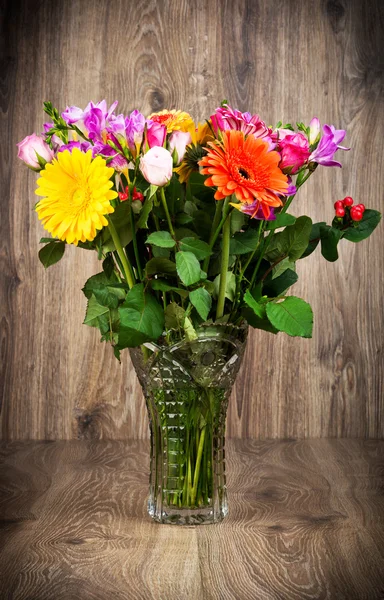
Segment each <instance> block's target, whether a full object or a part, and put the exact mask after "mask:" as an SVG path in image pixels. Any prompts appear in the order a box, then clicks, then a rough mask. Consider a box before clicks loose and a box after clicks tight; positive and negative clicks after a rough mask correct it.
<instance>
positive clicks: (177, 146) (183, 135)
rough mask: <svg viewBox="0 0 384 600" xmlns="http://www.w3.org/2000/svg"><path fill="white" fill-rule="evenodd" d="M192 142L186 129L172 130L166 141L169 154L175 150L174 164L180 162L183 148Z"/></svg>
mask: <svg viewBox="0 0 384 600" xmlns="http://www.w3.org/2000/svg"><path fill="white" fill-rule="evenodd" d="M191 143H192V138H191V134H190V133H188V132H186V131H174V132H173V133H172V134H171V136H170V138H169V141H168V147H169V151H170V153H171V154H173V152H174V151H176V157H175V159H176V164H177V165H178V164H180V163H181V161H182V160H183V158H184V154H185V149H186V147H187V146H188V144H191Z"/></svg>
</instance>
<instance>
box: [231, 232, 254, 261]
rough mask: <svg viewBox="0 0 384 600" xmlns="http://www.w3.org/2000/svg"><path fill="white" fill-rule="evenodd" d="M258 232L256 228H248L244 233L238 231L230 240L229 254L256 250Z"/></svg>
mask: <svg viewBox="0 0 384 600" xmlns="http://www.w3.org/2000/svg"><path fill="white" fill-rule="evenodd" d="M258 236H259V234H258V232H257V230H255V229H247V231H245V232H244V233H241V232H239V233H236V234H235V235H234V237H233V238H232V239H231V241H230V245H229V254H233V255H234V254H248V253H249V252H253V251H254V250H256V247H257V241H258Z"/></svg>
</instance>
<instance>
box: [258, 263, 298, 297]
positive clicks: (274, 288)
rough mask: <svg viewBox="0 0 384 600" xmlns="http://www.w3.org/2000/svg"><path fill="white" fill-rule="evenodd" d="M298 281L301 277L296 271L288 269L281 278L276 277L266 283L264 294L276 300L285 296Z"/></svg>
mask: <svg viewBox="0 0 384 600" xmlns="http://www.w3.org/2000/svg"><path fill="white" fill-rule="evenodd" d="M298 279H299V276H298V274H297V273H296V272H295V271H292V269H286V270H285V271H284V273H282V274H281V275H279V277H274V278H272V279H270V280H269V281H266V282H265V284H264V287H263V293H264V294H266V295H267V296H269V297H270V298H276V297H277V296H281V295H282V294H284V293H285V292H286V291H287V289H288V288H290V287H291V285H293V284H294V283H296V281H297V280H298Z"/></svg>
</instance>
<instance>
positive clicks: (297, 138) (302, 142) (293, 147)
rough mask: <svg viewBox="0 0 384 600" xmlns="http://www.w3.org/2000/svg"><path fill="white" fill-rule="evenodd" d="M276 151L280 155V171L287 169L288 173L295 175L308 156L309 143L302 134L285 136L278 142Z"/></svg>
mask: <svg viewBox="0 0 384 600" xmlns="http://www.w3.org/2000/svg"><path fill="white" fill-rule="evenodd" d="M278 150H279V152H280V154H281V161H280V164H279V167H280V169H282V170H283V169H289V172H290V173H297V171H298V170H299V169H300V167H302V166H303V165H304V164H305V163H306V162H307V160H308V158H309V155H310V150H309V142H308V140H307V138H306V137H305V136H304V135H303V134H302V133H293V132H292V134H291V135H285V136H284V137H283V139H281V140H279V142H278Z"/></svg>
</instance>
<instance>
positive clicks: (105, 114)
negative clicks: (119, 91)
mask: <svg viewBox="0 0 384 600" xmlns="http://www.w3.org/2000/svg"><path fill="white" fill-rule="evenodd" d="M117 104H118V103H117V101H115V102H113V103H112V104H111V106H110V107H109V109H108V105H107V102H106V101H105V100H101V102H97V103H96V104H94V103H93V102H89V103H88V104H87V106H86V108H85V109H84V110H82V109H81V108H79V107H78V106H67V108H66V110H65V111H64V112H63V113H62V114H61V116H62V117H63V119H64V121H65V122H66V123H67V124H68V125H74V124H76V127H78V128H79V129H80V131H82V133H86V134H87V135H88V137H89V139H91V140H95V141H96V140H99V141H101V140H102V133H103V131H104V130H105V129H106V127H107V125H108V123H109V120H110V119H111V118H112V117H113V111H114V110H115V108H116V106H117Z"/></svg>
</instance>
